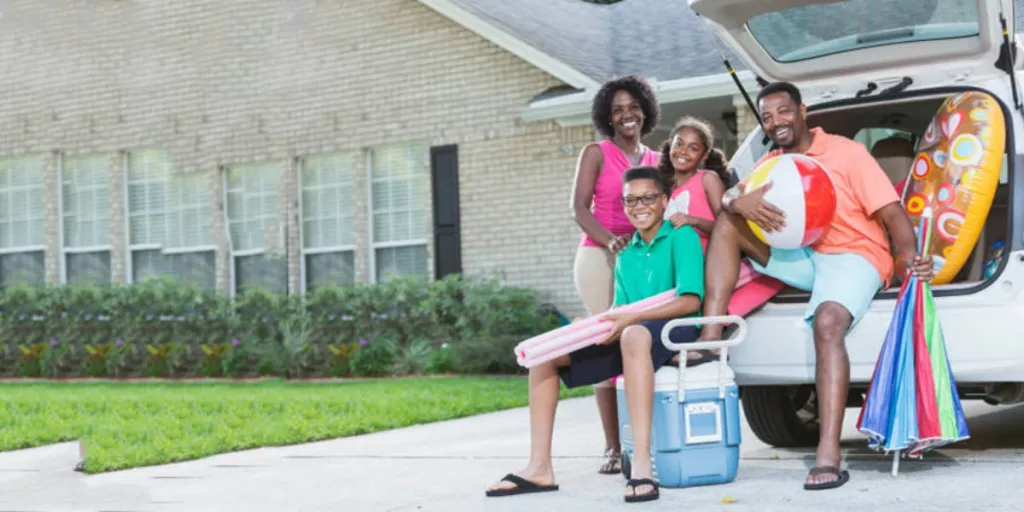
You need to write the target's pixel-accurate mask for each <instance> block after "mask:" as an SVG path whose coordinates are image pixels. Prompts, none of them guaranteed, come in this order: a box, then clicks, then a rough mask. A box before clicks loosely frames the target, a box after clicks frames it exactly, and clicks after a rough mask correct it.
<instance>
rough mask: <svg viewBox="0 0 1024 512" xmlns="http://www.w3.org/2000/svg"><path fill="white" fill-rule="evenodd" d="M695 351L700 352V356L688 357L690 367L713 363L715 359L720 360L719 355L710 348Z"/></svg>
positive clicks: (687, 363)
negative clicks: (695, 357)
mask: <svg viewBox="0 0 1024 512" xmlns="http://www.w3.org/2000/svg"><path fill="white" fill-rule="evenodd" d="M694 352H696V353H698V354H700V357H698V358H697V359H687V360H686V367H687V368H690V367H691V366H699V365H702V364H704V363H713V362H715V361H718V356H717V355H715V354H714V353H713V352H711V351H710V350H695V351H694Z"/></svg>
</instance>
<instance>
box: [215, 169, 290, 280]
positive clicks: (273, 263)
mask: <svg viewBox="0 0 1024 512" xmlns="http://www.w3.org/2000/svg"><path fill="white" fill-rule="evenodd" d="M225 178H226V182H227V184H226V186H225V189H226V195H227V205H228V229H229V231H230V233H231V257H232V262H233V266H234V287H235V293H242V292H244V291H245V290H248V289H255V288H262V289H264V290H267V291H270V292H275V293H281V294H285V293H288V263H287V260H286V259H285V257H284V256H283V255H280V254H272V252H271V251H269V250H268V249H269V247H267V242H268V239H269V241H276V244H277V246H278V248H283V247H284V236H283V223H279V222H278V219H277V188H278V185H279V184H280V183H281V164H279V163H265V164H254V165H238V166H232V167H229V168H228V169H227V172H226V177H225ZM274 252H277V253H281V252H283V251H274Z"/></svg>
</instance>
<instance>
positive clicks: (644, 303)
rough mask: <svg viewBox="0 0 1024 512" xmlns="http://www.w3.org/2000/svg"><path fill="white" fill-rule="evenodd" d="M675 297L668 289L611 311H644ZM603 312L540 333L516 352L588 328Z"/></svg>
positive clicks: (519, 346) (672, 291)
mask: <svg viewBox="0 0 1024 512" xmlns="http://www.w3.org/2000/svg"><path fill="white" fill-rule="evenodd" d="M673 297H675V290H668V291H665V292H662V293H659V294H657V295H654V296H651V297H648V298H646V299H644V300H641V301H637V302H634V303H633V304H627V305H625V306H619V307H618V308H612V310H610V311H642V310H644V309H649V308H652V307H657V306H660V305H661V304H665V303H667V302H668V301H670V300H672V298H673ZM603 314H604V313H600V314H597V315H591V316H589V317H587V318H586V319H585V320H581V321H579V322H573V323H571V324H569V325H564V326H562V327H559V328H557V329H552V330H550V331H548V332H546V333H543V334H538V335H537V336H534V337H532V338H530V339H528V340H526V341H523V342H522V343H520V344H519V345H517V346H516V352H518V351H519V349H520V348H528V347H534V346H537V345H540V344H543V343H546V342H548V341H550V340H553V339H555V338H561V337H562V336H565V335H567V334H571V333H573V332H576V331H579V330H582V329H586V328H588V327H590V326H592V325H594V324H596V323H598V322H599V321H600V318H601V315H603Z"/></svg>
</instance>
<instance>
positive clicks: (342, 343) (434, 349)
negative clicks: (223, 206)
mask: <svg viewBox="0 0 1024 512" xmlns="http://www.w3.org/2000/svg"><path fill="white" fill-rule="evenodd" d="M565 323H566V319H565V318H564V317H563V316H562V315H561V314H559V313H558V312H557V311H556V310H554V308H552V307H550V306H549V305H544V304H539V303H538V298H537V295H536V293H535V292H533V291H532V290H529V289H524V288H517V287H508V286H502V285H500V284H499V283H498V282H496V281H493V280H473V279H467V278H461V277H456V276H450V277H448V278H445V279H442V280H437V281H429V282H428V281H421V280H415V279H397V280H393V281H389V282H388V283H385V284H377V285H363V284H359V285H354V286H345V287H331V286H328V287H321V288H317V289H316V290H315V291H312V292H310V293H307V294H306V295H304V296H285V295H277V294H273V293H268V292H265V291H262V290H253V291H249V292H247V293H244V294H242V295H240V296H237V297H235V299H234V300H231V299H229V298H227V297H226V296H224V295H222V294H217V293H210V292H206V291H203V290H202V289H200V288H198V287H190V286H184V285H178V284H175V283H174V282H172V281H169V280H164V281H150V282H147V283H145V284H136V285H130V286H116V285H115V286H105V287H92V286H50V287H45V288H31V287H19V288H10V289H7V290H4V291H3V292H0V376H2V377H43V378H70V377H106V378H138V377H162V378H190V377H230V378H245V377H259V376H277V377H285V378H319V377H346V376H354V377H358V376H387V375H411V374H426V373H520V372H521V370H522V369H521V368H520V367H519V366H518V365H517V364H516V362H515V357H514V356H513V354H512V348H513V347H514V346H515V345H516V344H517V343H519V342H520V341H522V340H523V339H526V338H529V337H531V336H534V335H536V334H539V333H541V332H545V331H547V330H550V329H553V328H555V327H558V326H559V325H564V324H565Z"/></svg>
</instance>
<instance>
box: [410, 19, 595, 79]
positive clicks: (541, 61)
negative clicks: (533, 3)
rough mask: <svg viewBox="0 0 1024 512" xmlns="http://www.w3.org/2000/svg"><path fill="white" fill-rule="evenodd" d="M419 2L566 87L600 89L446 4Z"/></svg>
mask: <svg viewBox="0 0 1024 512" xmlns="http://www.w3.org/2000/svg"><path fill="white" fill-rule="evenodd" d="M419 2H420V3H422V4H423V5H426V6H427V7H430V8H431V9H433V10H435V11H437V12H438V13H440V14H441V15H442V16H445V17H447V18H448V19H450V20H452V21H454V22H455V23H458V24H459V25H462V26H463V27H465V28H467V29H469V30H471V31H473V32H474V33H476V34H477V35H479V36H480V37H482V38H484V39H486V40H488V41H490V42H492V43H494V44H496V45H498V46H499V47H501V48H504V49H505V50H506V51H508V52H509V53H512V54H513V55H515V56H517V57H519V58H521V59H523V60H524V61H526V62H528V63H530V64H532V65H533V66H535V67H537V68H538V69H540V70H542V71H544V72H546V73H548V74H550V75H551V76H553V77H555V78H557V79H559V80H561V81H563V82H565V83H566V84H568V85H571V86H573V87H576V88H577V89H584V90H591V89H597V88H598V87H600V85H601V84H600V83H599V82H597V81H596V80H594V79H593V78H591V77H589V76H587V75H586V74H585V73H583V72H581V71H579V70H578V69H575V68H573V67H572V66H569V65H568V64H566V63H564V62H562V61H560V60H558V59H556V58H555V57H552V56H551V55H548V54H547V53H544V52H542V51H541V50H538V49H537V48H535V47H533V46H531V45H530V44H529V43H527V42H526V41H523V40H522V39H520V38H518V37H516V36H514V35H512V34H510V33H508V32H506V31H505V30H503V29H501V28H500V27H497V26H495V25H494V24H493V23H490V22H488V21H486V20H484V19H483V18H480V17H479V16H476V15H475V14H473V13H471V12H469V11H467V10H465V9H463V8H461V7H459V6H458V5H455V4H454V3H452V2H451V1H449V0H419Z"/></svg>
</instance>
